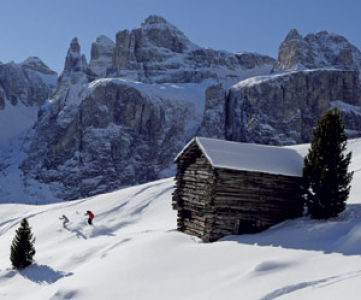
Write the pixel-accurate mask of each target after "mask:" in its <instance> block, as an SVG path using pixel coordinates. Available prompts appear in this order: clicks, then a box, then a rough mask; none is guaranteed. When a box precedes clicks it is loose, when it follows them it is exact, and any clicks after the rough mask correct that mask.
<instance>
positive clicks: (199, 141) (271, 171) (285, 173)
mask: <svg viewBox="0 0 361 300" xmlns="http://www.w3.org/2000/svg"><path fill="white" fill-rule="evenodd" d="M202 140H205V141H219V142H225V143H230V144H244V143H239V142H234V141H223V140H218V139H212V138H206V137H194V138H193V139H192V140H191V141H189V142H188V143H187V145H185V146H184V148H183V149H182V151H180V152H179V154H178V155H177V156H176V158H175V159H174V163H176V162H177V160H178V159H179V158H180V156H182V155H183V154H184V153H185V151H186V150H187V149H188V148H189V147H190V145H191V144H192V143H193V142H195V143H196V144H197V146H198V147H199V148H200V149H201V151H202V153H203V154H204V155H205V157H206V158H207V160H208V161H209V163H210V165H211V166H212V168H213V169H227V170H235V171H251V172H258V173H265V174H273V175H281V176H289V177H302V172H301V171H297V170H296V171H295V170H294V169H293V170H290V169H287V168H286V169H282V168H280V169H279V168H277V169H273V168H272V169H262V168H257V167H256V168H253V167H251V168H249V166H248V167H247V166H244V167H242V168H240V166H232V165H224V164H217V163H215V162H214V161H213V159H212V156H211V154H210V153H208V150H209V149H208V150H207V149H206V148H205V147H204V145H203V144H202ZM245 144H247V145H254V146H257V147H261V148H270V149H275V148H279V149H287V148H286V147H276V146H270V145H260V144H252V143H245ZM212 155H213V154H212ZM293 159H294V158H293ZM216 160H217V159H216ZM302 162H303V159H302ZM296 169H300V170H302V166H301V165H300V166H299V167H298V168H296Z"/></svg>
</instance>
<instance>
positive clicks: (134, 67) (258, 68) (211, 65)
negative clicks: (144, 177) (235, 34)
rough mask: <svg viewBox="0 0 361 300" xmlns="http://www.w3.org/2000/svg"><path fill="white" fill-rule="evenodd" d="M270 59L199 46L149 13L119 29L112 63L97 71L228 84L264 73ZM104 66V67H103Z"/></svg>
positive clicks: (162, 80) (150, 79)
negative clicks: (129, 26)
mask: <svg viewBox="0 0 361 300" xmlns="http://www.w3.org/2000/svg"><path fill="white" fill-rule="evenodd" d="M273 62H274V59H272V58H270V57H268V56H264V55H259V54H254V53H237V54H235V53H229V52H226V51H216V50H213V49H209V48H202V47H199V46H197V45H195V44H194V43H192V42H191V41H190V40H189V39H188V38H187V37H186V36H185V35H184V34H183V32H181V31H180V30H179V29H178V28H176V27H175V26H174V25H172V24H170V23H169V22H167V21H166V20H165V19H164V18H162V17H159V16H150V17H148V18H147V19H146V20H145V21H144V23H142V24H141V26H140V27H138V28H135V29H133V30H132V31H129V30H123V31H119V32H118V33H117V35H116V45H115V50H114V55H113V66H112V67H111V68H109V67H108V64H106V65H105V66H104V68H103V69H102V70H100V69H98V72H97V73H98V74H104V73H106V74H108V76H120V77H127V78H132V79H133V80H137V81H141V82H145V83H169V82H173V83H177V82H178V83H189V82H202V81H203V80H206V79H213V80H215V81H224V82H225V83H226V84H227V83H228V85H230V84H232V83H235V82H237V81H239V80H241V79H244V78H247V77H250V76H255V75H259V74H267V73H269V71H270V70H271V69H272V65H273ZM105 68H106V69H105Z"/></svg>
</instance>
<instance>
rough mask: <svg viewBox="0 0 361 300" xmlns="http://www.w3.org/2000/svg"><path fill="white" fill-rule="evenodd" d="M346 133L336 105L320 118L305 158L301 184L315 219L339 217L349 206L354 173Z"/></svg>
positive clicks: (309, 212) (310, 213) (310, 211)
mask: <svg viewBox="0 0 361 300" xmlns="http://www.w3.org/2000/svg"><path fill="white" fill-rule="evenodd" d="M346 144H347V136H346V134H345V132H344V125H343V121H342V119H341V117H340V115H339V113H338V111H337V109H336V108H335V109H334V110H332V111H328V112H327V113H326V114H325V115H324V116H323V117H322V118H321V120H319V121H318V126H317V128H316V129H315V130H314V131H313V140H312V143H311V147H310V149H309V152H308V154H307V156H306V157H305V159H304V167H303V177H304V182H303V185H302V188H303V192H304V197H305V201H306V205H307V208H308V214H309V215H311V217H312V218H314V219H328V218H332V217H336V216H337V215H338V214H339V213H340V212H342V211H343V210H344V209H345V207H346V200H347V198H348V195H349V193H350V182H351V180H352V176H353V173H352V172H348V166H349V164H350V161H351V155H352V153H351V152H350V153H348V154H346V155H345V154H344V151H345V150H346Z"/></svg>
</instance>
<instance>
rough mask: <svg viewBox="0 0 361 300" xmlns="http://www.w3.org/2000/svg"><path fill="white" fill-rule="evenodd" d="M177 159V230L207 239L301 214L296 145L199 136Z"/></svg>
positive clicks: (300, 164)
mask: <svg viewBox="0 0 361 300" xmlns="http://www.w3.org/2000/svg"><path fill="white" fill-rule="evenodd" d="M174 162H175V163H176V164H177V175H176V177H175V181H176V182H175V189H174V192H173V199H172V205H173V209H175V210H177V211H178V224H177V227H178V230H179V231H182V232H185V233H187V234H190V235H195V236H198V237H199V238H201V239H202V240H203V241H205V242H212V241H216V240H218V239H219V238H221V237H224V236H227V235H232V234H242V233H253V232H258V231H261V230H264V229H266V228H268V227H270V226H272V225H275V224H277V223H280V222H282V221H284V220H286V219H291V218H296V217H299V216H301V215H302V212H303V201H302V197H301V191H300V183H301V180H302V167H303V157H302V156H301V155H300V154H299V153H297V152H296V151H295V150H294V149H291V148H285V147H274V146H264V145H257V144H248V143H237V142H228V141H222V140H215V139H209V138H202V137H196V138H194V139H193V140H192V141H190V142H189V143H188V144H187V145H186V146H185V147H184V149H183V150H182V151H181V152H180V153H179V154H178V156H177V157H176V158H175V160H174Z"/></svg>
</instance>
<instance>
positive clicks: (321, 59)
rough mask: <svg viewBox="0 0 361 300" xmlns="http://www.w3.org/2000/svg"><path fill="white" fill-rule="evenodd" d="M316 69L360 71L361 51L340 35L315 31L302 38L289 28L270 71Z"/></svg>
mask: <svg viewBox="0 0 361 300" xmlns="http://www.w3.org/2000/svg"><path fill="white" fill-rule="evenodd" d="M318 68H335V69H342V70H361V52H360V50H359V49H357V48H356V47H355V46H354V45H352V44H351V43H350V42H349V41H348V40H347V39H346V38H344V37H343V36H340V35H337V34H333V33H328V32H327V31H319V32H317V33H315V34H314V33H310V34H308V35H306V36H305V37H302V36H301V35H300V34H299V33H298V32H297V30H296V29H292V30H291V31H290V32H289V34H288V35H287V36H286V38H285V40H284V41H283V42H282V44H281V46H280V48H279V54H278V60H277V62H276V63H275V66H274V69H273V70H274V71H286V70H303V69H318Z"/></svg>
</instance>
